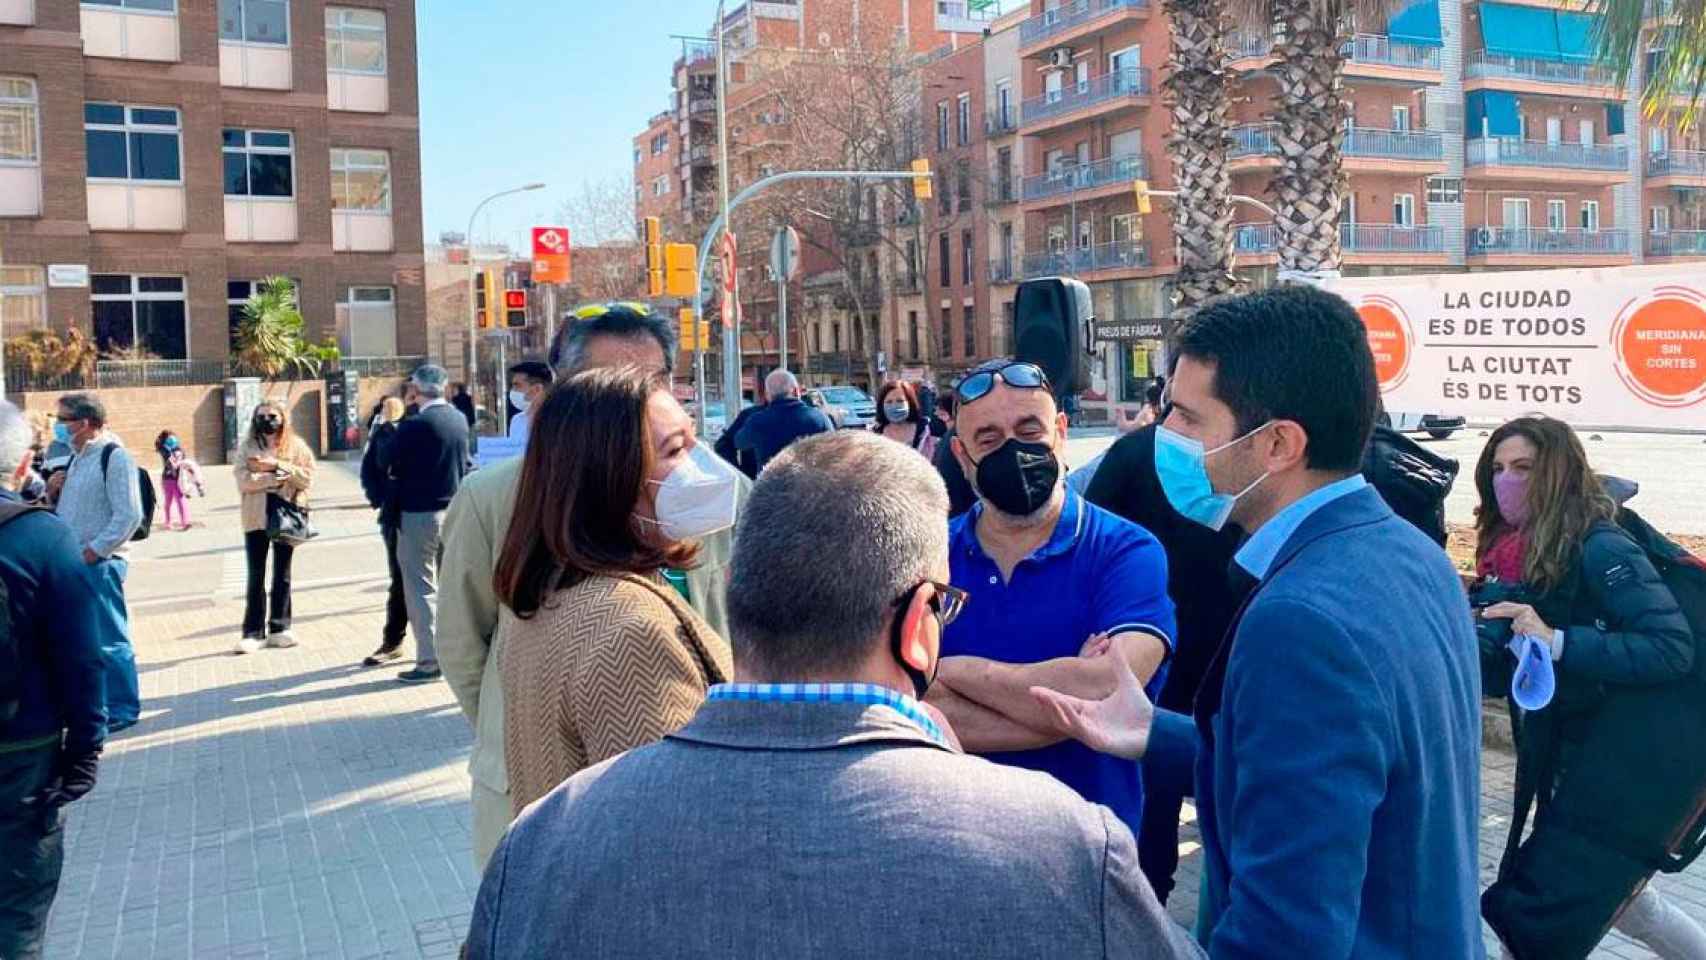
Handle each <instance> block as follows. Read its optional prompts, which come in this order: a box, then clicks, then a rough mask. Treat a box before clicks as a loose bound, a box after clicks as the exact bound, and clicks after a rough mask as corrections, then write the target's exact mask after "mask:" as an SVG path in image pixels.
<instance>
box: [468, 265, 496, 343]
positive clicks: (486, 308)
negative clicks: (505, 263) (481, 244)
mask: <svg viewBox="0 0 1706 960" xmlns="http://www.w3.org/2000/svg"><path fill="white" fill-rule="evenodd" d="M497 303H498V273H497V271H496V270H481V271H480V272H479V273H478V274H476V275H475V276H474V322H475V325H476V326H478V327H479V328H480V329H481V330H490V329H491V328H492V325H493V319H492V318H493V316H494V315H495V314H496V312H497V310H496V308H497Z"/></svg>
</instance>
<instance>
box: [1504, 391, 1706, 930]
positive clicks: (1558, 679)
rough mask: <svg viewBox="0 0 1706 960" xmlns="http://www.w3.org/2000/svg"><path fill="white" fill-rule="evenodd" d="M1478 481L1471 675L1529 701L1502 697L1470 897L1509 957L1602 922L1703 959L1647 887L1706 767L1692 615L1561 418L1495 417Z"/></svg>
mask: <svg viewBox="0 0 1706 960" xmlns="http://www.w3.org/2000/svg"><path fill="white" fill-rule="evenodd" d="M1475 487H1476V490H1477V492H1478V493H1479V494H1480V500H1481V503H1480V507H1479V509H1478V510H1477V512H1476V533H1477V541H1476V547H1475V554H1476V569H1477V572H1478V573H1479V574H1480V576H1481V580H1480V582H1479V583H1478V585H1477V587H1476V589H1475V591H1474V593H1475V598H1476V603H1477V605H1478V606H1480V605H1482V604H1486V605H1485V607H1484V609H1481V610H1480V617H1481V623H1480V624H1479V625H1478V630H1477V633H1478V635H1479V637H1480V641H1481V663H1482V678H1483V679H1482V683H1483V689H1484V690H1485V691H1486V692H1487V693H1489V694H1492V695H1502V694H1505V693H1510V694H1511V695H1512V696H1513V703H1514V700H1515V699H1516V698H1517V697H1518V695H1519V692H1520V693H1521V698H1522V699H1524V700H1526V701H1527V706H1528V707H1529V708H1530V709H1526V710H1523V709H1518V708H1517V707H1515V706H1513V710H1512V714H1513V717H1514V718H1515V721H1514V724H1513V725H1514V727H1515V729H1516V739H1517V770H1516V798H1515V805H1516V813H1515V815H1514V816H1513V817H1512V822H1511V832H1510V837H1509V842H1508V844H1507V847H1506V852H1505V858H1504V861H1503V862H1502V863H1501V865H1500V869H1499V879H1498V881H1497V882H1495V883H1494V884H1493V885H1492V887H1491V888H1489V889H1488V890H1487V892H1486V895H1485V896H1484V897H1483V898H1482V912H1483V913H1484V914H1485V915H1486V917H1487V920H1488V922H1489V923H1490V924H1491V925H1492V926H1493V929H1494V930H1495V931H1496V932H1497V933H1498V934H1499V936H1500V938H1501V940H1502V941H1503V943H1504V945H1505V950H1506V952H1507V955H1509V956H1514V957H1517V958H1521V960H1528V958H1531V957H1532V958H1541V957H1545V958H1548V960H1552V958H1571V957H1586V956H1587V955H1588V953H1589V952H1590V951H1592V950H1593V948H1594V946H1595V945H1596V944H1597V943H1598V942H1599V940H1600V939H1601V937H1603V936H1604V934H1605V931H1606V929H1607V928H1608V927H1610V926H1612V925H1613V924H1615V926H1616V928H1617V929H1618V930H1619V931H1620V932H1622V933H1624V934H1625V935H1627V936H1630V937H1633V938H1634V939H1637V940H1640V941H1642V942H1644V943H1645V944H1647V946H1649V947H1650V948H1651V949H1653V950H1654V951H1655V952H1656V953H1658V954H1659V956H1661V957H1667V958H1669V957H1703V956H1706V932H1702V930H1701V929H1700V927H1699V926H1698V925H1696V924H1695V923H1694V921H1693V920H1691V919H1689V918H1688V916H1687V915H1686V914H1684V913H1682V911H1681V910H1679V909H1678V908H1677V907H1676V906H1675V905H1674V904H1672V903H1670V902H1669V901H1667V900H1666V899H1665V898H1663V897H1662V896H1660V895H1659V894H1658V892H1657V891H1655V890H1654V889H1653V888H1652V887H1651V886H1649V885H1648V884H1647V881H1648V880H1649V879H1650V878H1651V876H1652V874H1653V872H1654V869H1655V866H1656V865H1657V864H1658V863H1659V862H1660V861H1661V860H1662V859H1663V857H1664V856H1665V854H1666V852H1667V851H1668V849H1669V845H1670V844H1671V843H1672V842H1674V840H1675V838H1676V837H1677V836H1678V835H1680V833H1681V832H1682V829H1683V828H1684V827H1685V826H1686V825H1687V823H1688V822H1690V821H1692V820H1693V819H1694V817H1695V815H1696V813H1697V811H1696V809H1695V807H1696V800H1695V797H1696V795H1697V791H1698V789H1699V786H1700V783H1699V780H1700V778H1701V776H1702V775H1706V769H1702V768H1703V766H1706V764H1703V763H1702V761H1701V760H1700V759H1699V758H1698V754H1699V753H1701V750H1700V746H1699V745H1700V743H1701V735H1702V733H1703V732H1706V705H1703V704H1702V701H1703V700H1706V691H1703V690H1702V688H1701V686H1700V684H1699V683H1698V682H1697V681H1696V680H1694V679H1693V671H1692V668H1693V661H1694V637H1693V634H1692V632H1691V630H1690V629H1689V625H1688V621H1687V619H1686V618H1685V617H1684V615H1683V613H1682V611H1681V609H1680V608H1679V607H1678V605H1677V601H1676V598H1675V597H1674V596H1673V595H1672V593H1671V591H1670V590H1669V589H1668V588H1667V587H1666V586H1665V584H1664V581H1663V580H1662V579H1660V577H1659V574H1658V572H1657V570H1656V569H1655V568H1654V566H1653V563H1652V562H1651V560H1650V559H1649V558H1648V556H1647V554H1646V552H1645V550H1644V549H1642V547H1640V546H1639V545H1637V544H1636V542H1635V541H1634V540H1633V539H1631V538H1630V537H1629V536H1628V535H1627V534H1626V533H1625V532H1624V531H1623V529H1622V528H1621V527H1619V526H1618V524H1617V522H1616V519H1617V511H1618V506H1617V504H1616V503H1615V502H1614V501H1613V499H1612V498H1611V496H1609V495H1608V494H1607V493H1606V490H1605V486H1604V484H1603V483H1602V482H1601V480H1600V478H1599V477H1598V476H1597V475H1595V473H1594V472H1593V469H1592V467H1591V466H1590V465H1589V464H1588V458H1587V453H1586V451H1584V450H1583V448H1582V445H1581V441H1580V440H1578V439H1577V437H1576V434H1575V432H1574V431H1573V430H1571V429H1570V427H1569V426H1568V425H1566V424H1564V423H1562V422H1560V421H1557V420H1552V419H1548V418H1544V417H1525V418H1522V419H1519V420H1513V421H1511V422H1510V423H1507V424H1505V425H1504V426H1502V427H1500V428H1499V429H1498V430H1497V431H1495V432H1494V433H1493V436H1492V438H1491V439H1490V440H1489V441H1488V443H1487V447H1486V449H1485V450H1484V451H1483V452H1482V454H1481V460H1480V463H1479V464H1478V465H1477V466H1476V469H1475ZM1489 600H1495V601H1498V602H1492V603H1488V601H1489ZM1500 621H1508V622H1509V629H1508V630H1507V629H1502V624H1501V623H1500ZM1548 672H1550V674H1551V676H1552V684H1551V692H1550V699H1549V700H1548V696H1547V693H1546V692H1544V691H1546V690H1547V688H1548V685H1547V684H1546V683H1545V681H1544V678H1545V676H1546V675H1547V673H1548ZM1513 679H1514V682H1515V686H1514V687H1513ZM1530 690H1538V691H1541V692H1539V693H1530V692H1526V691H1530ZM1676 746H1681V749H1675V747H1676ZM1536 800H1538V803H1539V812H1538V814H1537V815H1536V818H1535V825H1534V831H1533V833H1532V834H1531V835H1530V836H1529V837H1528V839H1527V840H1523V839H1522V831H1523V825H1524V822H1525V821H1526V819H1527V816H1528V811H1529V807H1530V806H1531V805H1532V804H1533V803H1534V802H1535V801H1536Z"/></svg>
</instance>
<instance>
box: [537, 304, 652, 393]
mask: <svg viewBox="0 0 1706 960" xmlns="http://www.w3.org/2000/svg"><path fill="white" fill-rule="evenodd" d="M671 321H672V318H671V317H666V316H664V315H662V314H658V313H653V312H651V311H650V310H640V309H636V308H634V307H632V306H629V305H627V304H612V305H611V307H610V309H608V310H606V311H605V312H604V313H602V314H599V315H598V316H596V317H592V318H590V319H587V318H582V317H578V316H576V312H575V311H573V310H571V311H569V312H568V313H565V314H564V315H563V319H562V322H561V323H560V324H559V325H558V327H557V336H556V338H555V339H553V340H552V341H551V349H550V352H549V353H548V354H547V355H546V357H545V362H546V363H547V364H549V365H550V367H551V369H552V370H553V371H555V372H556V374H557V376H558V378H560V379H561V378H567V377H570V376H573V375H574V374H577V373H579V372H580V371H581V369H582V368H584V367H585V366H586V345H587V344H588V343H589V342H591V341H592V339H593V338H594V337H616V338H618V339H623V340H644V339H646V338H648V337H649V338H651V339H653V340H656V341H657V344H658V349H660V350H662V351H663V372H664V375H665V376H669V375H671V374H673V373H674V372H675V346H676V330H675V325H674V323H672V322H671Z"/></svg>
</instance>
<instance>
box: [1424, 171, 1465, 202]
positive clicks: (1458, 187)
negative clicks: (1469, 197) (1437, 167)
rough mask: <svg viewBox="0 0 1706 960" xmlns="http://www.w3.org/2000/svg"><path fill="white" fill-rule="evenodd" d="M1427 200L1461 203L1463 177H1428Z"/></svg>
mask: <svg viewBox="0 0 1706 960" xmlns="http://www.w3.org/2000/svg"><path fill="white" fill-rule="evenodd" d="M1428 202H1429V203H1462V202H1463V178H1462V177H1429V178H1428Z"/></svg>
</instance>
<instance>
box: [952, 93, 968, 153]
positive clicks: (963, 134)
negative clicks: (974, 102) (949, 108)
mask: <svg viewBox="0 0 1706 960" xmlns="http://www.w3.org/2000/svg"><path fill="white" fill-rule="evenodd" d="M957 109H958V110H959V113H958V115H957V116H956V117H955V125H954V133H955V134H957V136H958V139H959V144H960V146H962V147H963V146H965V145H966V144H968V143H971V94H969V93H962V94H960V97H959V102H958V104H957Z"/></svg>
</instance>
